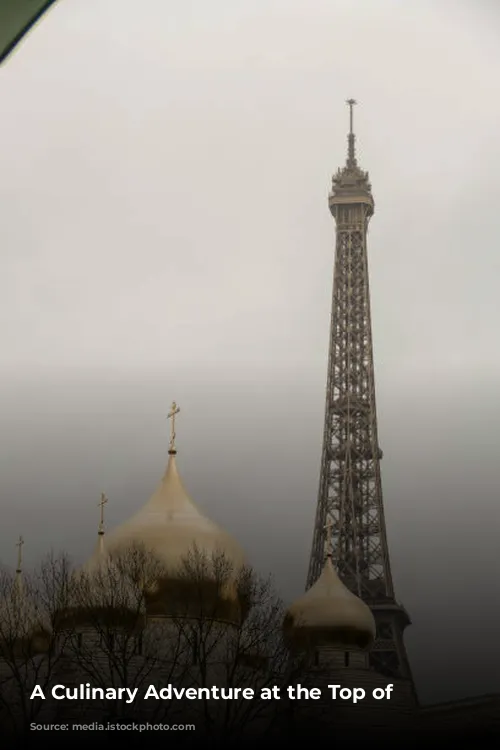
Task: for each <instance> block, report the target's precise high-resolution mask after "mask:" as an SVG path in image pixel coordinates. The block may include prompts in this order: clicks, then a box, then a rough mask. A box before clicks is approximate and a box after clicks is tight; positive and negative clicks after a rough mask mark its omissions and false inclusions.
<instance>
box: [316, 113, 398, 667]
mask: <svg viewBox="0 0 500 750" xmlns="http://www.w3.org/2000/svg"><path fill="white" fill-rule="evenodd" d="M348 104H349V105H350V110H351V111H350V132H349V135H348V154H347V161H346V164H345V166H344V167H343V168H342V169H340V170H338V172H337V174H336V175H335V176H334V177H333V187H332V192H331V193H330V196H329V206H330V211H331V213H332V214H333V217H334V219H335V222H336V226H337V234H336V249H335V269H334V282H333V301H332V317H331V330H330V349H329V360H328V379H327V391H326V414H325V426H324V437H323V451H322V460H321V476H320V485H319V496H318V506H317V511H316V522H315V527H314V536H313V545H312V552H311V560H310V566H309V574H308V581H307V587H308V588H309V587H310V586H312V584H313V583H314V582H315V580H316V579H317V578H318V576H319V574H320V572H321V570H322V568H323V565H324V559H325V543H326V537H325V529H326V527H327V526H329V525H331V526H332V528H333V539H332V544H333V550H332V551H333V555H334V559H335V561H336V564H337V570H338V573H339V576H340V577H341V579H342V580H343V582H344V583H345V584H346V586H347V587H348V588H349V589H350V590H351V591H353V592H354V593H355V594H357V595H358V596H360V597H361V598H362V599H363V600H364V601H365V602H366V603H367V604H369V606H370V607H371V608H372V611H373V614H374V616H375V620H376V622H377V638H376V641H375V644H374V647H373V649H372V652H371V659H372V665H373V667H374V668H375V669H376V670H377V671H379V672H382V673H384V674H387V675H388V676H392V677H406V678H411V674H410V669H409V665H408V659H407V656H406V650H405V647H404V642H403V631H404V629H405V627H406V626H407V625H408V624H410V619H409V617H408V615H407V613H406V611H405V610H404V609H403V607H401V606H400V605H399V604H398V603H397V602H396V600H395V597H394V588H393V582H392V575H391V567H390V560H389V550H388V545H387V534H386V526H385V519H384V506H383V499H382V482H381V474H380V460H381V458H382V451H381V450H380V447H379V443H378V430H377V413H376V406H375V380H374V370H373V347H372V329H371V315H370V293H369V278H368V258H367V249H366V237H367V229H368V223H369V220H370V218H371V216H372V215H373V212H374V208H375V206H374V201H373V196H372V191H371V185H370V181H369V177H368V173H367V172H363V171H362V170H361V169H360V168H359V166H358V164H357V160H356V153H355V136H354V133H353V126H352V125H353V123H352V119H353V118H352V108H353V105H354V104H355V102H354V100H349V101H348Z"/></svg>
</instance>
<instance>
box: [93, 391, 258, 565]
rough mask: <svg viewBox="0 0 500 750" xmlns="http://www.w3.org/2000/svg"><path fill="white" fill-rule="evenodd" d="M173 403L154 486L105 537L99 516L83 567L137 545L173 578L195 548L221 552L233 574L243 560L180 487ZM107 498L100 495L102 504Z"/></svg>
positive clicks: (229, 539) (211, 555) (207, 552)
mask: <svg viewBox="0 0 500 750" xmlns="http://www.w3.org/2000/svg"><path fill="white" fill-rule="evenodd" d="M178 411H179V410H178V408H177V406H176V404H175V403H174V404H173V405H172V410H171V413H170V415H169V416H170V417H171V418H172V434H171V440H170V450H169V458H168V464H167V468H166V471H165V474H164V476H163V479H162V481H161V482H160V484H159V486H158V487H157V489H156V490H155V492H154V493H153V495H152V496H151V498H150V499H149V501H148V502H147V503H146V505H144V506H143V507H142V508H141V509H140V510H139V511H138V512H137V513H136V514H135V515H134V516H133V517H132V518H130V519H129V520H128V521H126V522H125V523H123V524H122V525H121V526H119V527H118V528H116V529H115V530H114V531H111V532H110V533H107V534H106V535H105V536H104V530H103V519H102V515H101V524H100V527H99V539H98V543H97V547H96V549H95V551H94V555H93V556H92V558H91V559H90V561H89V563H88V564H87V565H86V566H85V569H86V570H87V571H90V570H92V569H93V568H94V567H95V566H98V565H99V564H100V561H102V560H103V558H107V557H109V556H113V555H114V554H119V553H120V552H123V551H125V550H126V549H127V548H129V547H132V546H136V545H140V546H142V547H144V548H145V549H146V550H147V551H148V552H150V553H152V554H153V555H154V557H155V558H156V559H157V561H158V562H159V563H160V564H161V565H162V567H163V568H164V570H165V574H166V575H167V577H168V578H176V577H177V576H178V575H179V574H180V573H182V570H183V569H185V562H186V560H187V559H188V558H189V556H190V554H191V555H192V554H193V553H194V552H195V551H196V554H197V555H198V556H201V557H203V558H205V559H206V560H210V559H212V560H213V559H214V557H218V556H222V557H223V558H224V561H225V563H227V565H228V567H230V568H231V570H232V571H233V573H234V575H233V576H232V577H233V578H234V577H235V575H236V573H237V572H238V571H239V570H241V568H243V567H244V565H245V555H244V553H243V550H242V549H241V547H240V545H239V544H238V543H237V542H236V541H235V540H234V539H233V538H232V537H231V536H230V535H229V534H228V533H227V532H226V531H225V530H224V529H222V528H220V527H219V526H218V525H217V524H215V523H214V522H213V521H211V520H210V519H209V518H207V517H206V516H205V515H204V514H203V513H202V511H201V510H200V508H198V506H197V505H196V503H195V502H194V501H193V500H192V498H191V497H190V496H189V494H188V493H187V491H186V488H185V487H184V484H183V482H182V479H181V477H180V475H179V471H178V468H177V456H176V454H177V451H176V449H175V432H174V419H175V415H176V414H177V413H178ZM104 502H106V498H105V497H104V496H102V499H101V503H100V505H101V509H102V507H103V504H104Z"/></svg>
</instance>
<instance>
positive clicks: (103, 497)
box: [97, 492, 108, 534]
mask: <svg viewBox="0 0 500 750" xmlns="http://www.w3.org/2000/svg"><path fill="white" fill-rule="evenodd" d="M107 502H108V498H107V497H106V495H105V494H104V492H101V500H100V501H99V503H98V504H97V507H98V508H100V509H101V521H100V523H99V534H104V506H105V505H106V503H107Z"/></svg>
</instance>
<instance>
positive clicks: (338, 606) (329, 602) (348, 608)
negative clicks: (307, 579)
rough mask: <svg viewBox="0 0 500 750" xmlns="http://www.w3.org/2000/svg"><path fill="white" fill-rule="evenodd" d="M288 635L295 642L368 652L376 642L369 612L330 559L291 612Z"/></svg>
mask: <svg viewBox="0 0 500 750" xmlns="http://www.w3.org/2000/svg"><path fill="white" fill-rule="evenodd" d="M284 628H285V633H286V634H287V636H288V637H289V638H291V639H292V640H293V641H296V642H297V641H298V642H301V641H308V642H310V641H317V640H321V641H327V642H331V643H332V642H333V643H338V644H339V645H343V646H346V647H349V646H356V647H358V648H367V647H368V646H369V645H370V644H371V643H372V642H373V640H374V638H375V620H374V617H373V614H372V612H371V610H370V608H369V607H368V606H367V605H366V604H365V603H364V602H363V601H362V600H361V599H360V598H359V597H357V596H355V595H354V594H353V593H352V592H351V591H349V589H348V588H347V587H346V586H345V585H344V584H343V583H342V581H341V580H340V578H339V577H338V575H337V573H336V571H335V568H334V567H333V563H332V559H331V556H330V555H329V556H328V557H327V559H326V563H325V566H324V568H323V571H322V573H321V575H320V576H319V578H318V580H317V581H316V583H315V584H314V585H313V586H311V588H310V589H309V590H308V591H307V592H306V593H305V594H304V596H302V597H301V598H300V599H298V600H297V601H296V602H294V603H293V604H292V605H291V606H290V607H289V609H288V611H287V614H286V617H285V623H284Z"/></svg>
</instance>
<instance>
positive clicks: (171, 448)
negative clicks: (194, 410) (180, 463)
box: [167, 401, 180, 455]
mask: <svg viewBox="0 0 500 750" xmlns="http://www.w3.org/2000/svg"><path fill="white" fill-rule="evenodd" d="M179 412H180V409H179V407H178V406H177V404H176V403H175V401H172V406H171V407H170V411H169V413H168V417H167V419H171V420H172V422H171V424H170V445H169V446H168V452H169V453H170V455H175V454H176V453H177V450H176V448H175V415H176V414H179Z"/></svg>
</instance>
